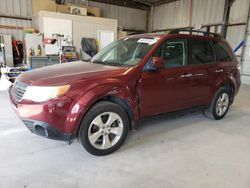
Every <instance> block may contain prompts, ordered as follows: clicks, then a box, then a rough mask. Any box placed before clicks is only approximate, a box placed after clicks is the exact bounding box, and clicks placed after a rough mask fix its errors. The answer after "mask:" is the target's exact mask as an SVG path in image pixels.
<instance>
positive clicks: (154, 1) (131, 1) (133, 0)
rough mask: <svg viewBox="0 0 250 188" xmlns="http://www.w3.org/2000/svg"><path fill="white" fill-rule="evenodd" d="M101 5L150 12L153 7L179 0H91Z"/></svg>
mask: <svg viewBox="0 0 250 188" xmlns="http://www.w3.org/2000/svg"><path fill="white" fill-rule="evenodd" d="M91 1H96V2H100V3H106V4H113V5H118V6H125V7H130V8H137V9H142V10H149V9H150V8H151V6H154V5H160V4H164V3H169V2H173V1H177V0H123V1H117V0H91Z"/></svg>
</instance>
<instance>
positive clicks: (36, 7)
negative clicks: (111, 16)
mask: <svg viewBox="0 0 250 188" xmlns="http://www.w3.org/2000/svg"><path fill="white" fill-rule="evenodd" d="M71 6H74V7H76V6H77V7H83V8H87V12H88V13H89V14H92V15H94V16H95V17H100V16H101V10H100V8H96V7H87V6H80V5H75V4H65V5H56V3H55V1H54V0H42V1H41V0H33V2H32V13H33V15H36V14H37V13H38V12H39V11H41V10H44V11H52V12H61V13H67V14H70V7H71Z"/></svg>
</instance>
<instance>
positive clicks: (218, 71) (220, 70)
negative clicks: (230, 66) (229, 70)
mask: <svg viewBox="0 0 250 188" xmlns="http://www.w3.org/2000/svg"><path fill="white" fill-rule="evenodd" d="M214 72H216V73H220V72H224V70H223V69H216V70H215V71H214Z"/></svg>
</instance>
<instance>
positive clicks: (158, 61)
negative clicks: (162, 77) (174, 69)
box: [152, 57, 165, 70]
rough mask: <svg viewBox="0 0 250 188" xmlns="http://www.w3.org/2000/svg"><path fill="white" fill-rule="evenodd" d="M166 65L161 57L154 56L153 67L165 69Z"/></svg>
mask: <svg viewBox="0 0 250 188" xmlns="http://www.w3.org/2000/svg"><path fill="white" fill-rule="evenodd" d="M164 67H165V62H164V61H163V59H162V58H160V57H154V58H153V61H152V68H153V69H154V70H159V69H163V68H164Z"/></svg>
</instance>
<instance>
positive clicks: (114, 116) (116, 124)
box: [78, 101, 129, 156]
mask: <svg viewBox="0 0 250 188" xmlns="http://www.w3.org/2000/svg"><path fill="white" fill-rule="evenodd" d="M128 130H129V119H128V116H127V114H126V112H125V111H124V109H123V108H122V107H120V106H119V105H117V104H114V103H111V102H106V101H104V102H99V103H97V104H96V105H94V106H93V107H92V108H91V109H90V110H89V112H87V114H86V115H85V117H84V119H83V121H82V124H81V127H80V130H79V134H78V140H79V141H80V143H81V144H82V146H83V147H84V148H85V149H86V150H87V151H88V152H89V153H91V154H93V155H99V156H101V155H107V154H110V153H112V152H114V151H116V150H117V149H119V148H120V146H121V145H122V143H123V142H124V140H125V138H126V136H127V134H128Z"/></svg>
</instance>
